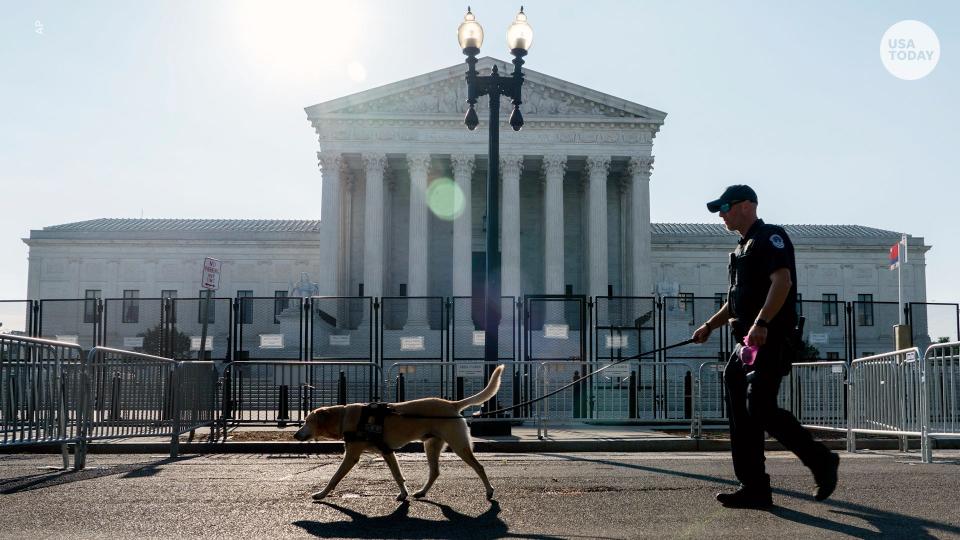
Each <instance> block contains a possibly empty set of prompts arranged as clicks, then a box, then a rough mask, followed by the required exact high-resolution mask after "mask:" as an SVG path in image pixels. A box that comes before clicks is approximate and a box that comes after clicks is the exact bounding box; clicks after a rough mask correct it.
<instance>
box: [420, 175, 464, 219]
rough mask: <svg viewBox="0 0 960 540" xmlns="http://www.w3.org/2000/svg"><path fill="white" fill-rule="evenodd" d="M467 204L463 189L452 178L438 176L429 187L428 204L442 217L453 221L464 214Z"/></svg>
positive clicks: (435, 213)
mask: <svg viewBox="0 0 960 540" xmlns="http://www.w3.org/2000/svg"><path fill="white" fill-rule="evenodd" d="M465 204H466V199H465V198H464V196H463V190H461V189H460V186H458V185H457V183H456V182H454V181H453V180H452V179H450V178H437V179H436V180H434V181H433V182H431V183H430V186H429V187H428V188H427V206H429V207H430V211H431V212H433V214H434V215H435V216H437V217H438V218H440V219H443V220H446V221H453V220H454V219H456V218H458V217H459V216H460V214H463V210H464V206H465Z"/></svg>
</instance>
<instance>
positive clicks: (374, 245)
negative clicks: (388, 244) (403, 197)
mask: <svg viewBox="0 0 960 540" xmlns="http://www.w3.org/2000/svg"><path fill="white" fill-rule="evenodd" d="M386 168H387V155H386V154H363V169H364V172H365V173H366V180H365V188H364V189H365V190H366V191H365V196H364V207H363V293H364V294H365V295H366V296H383V214H384V205H383V173H384V171H385V170H386Z"/></svg>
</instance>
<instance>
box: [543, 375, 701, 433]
mask: <svg viewBox="0 0 960 540" xmlns="http://www.w3.org/2000/svg"><path fill="white" fill-rule="evenodd" d="M602 365H603V364H602V363H601V364H598V365H596V367H594V368H593V369H591V365H589V364H585V363H581V362H569V361H566V362H564V361H554V362H541V363H540V364H539V365H538V369H537V372H536V381H537V387H536V396H545V395H547V394H550V393H551V392H554V391H556V390H557V389H559V388H561V387H563V386H564V385H567V384H569V383H571V382H573V381H575V380H577V379H579V378H581V377H582V376H583V375H584V374H587V373H590V372H591V371H593V370H594V369H597V368H599V367H601V366H602ZM694 373H695V370H693V369H691V367H690V366H689V365H688V364H687V363H685V362H647V361H639V360H630V361H626V362H622V363H620V364H616V365H614V366H612V367H610V368H608V369H606V370H604V371H602V372H600V373H598V374H596V375H593V376H591V377H588V378H587V379H585V380H583V381H580V382H578V383H577V384H574V385H572V386H571V387H570V388H567V389H565V390H563V391H561V392H558V393H556V394H554V395H552V396H550V397H547V398H545V399H543V400H541V401H539V402H538V403H537V410H536V414H537V417H538V419H539V423H538V429H537V432H538V435H539V436H541V437H544V436H546V435H547V432H548V427H547V426H548V423H549V422H551V421H553V422H555V423H561V424H565V423H603V422H629V423H649V424H688V425H689V424H690V423H691V422H692V420H693V416H694V408H695V406H694V400H695V394H694V386H695V385H694V377H695V375H694Z"/></svg>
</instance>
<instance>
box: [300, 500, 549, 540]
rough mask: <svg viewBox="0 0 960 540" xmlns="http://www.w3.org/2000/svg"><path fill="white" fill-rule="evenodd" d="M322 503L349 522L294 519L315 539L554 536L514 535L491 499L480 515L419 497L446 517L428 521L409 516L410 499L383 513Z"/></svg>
mask: <svg viewBox="0 0 960 540" xmlns="http://www.w3.org/2000/svg"><path fill="white" fill-rule="evenodd" d="M317 504H322V505H324V506H327V507H329V508H332V509H334V510H337V511H339V512H342V513H343V514H345V515H346V516H347V517H349V518H350V519H349V520H348V521H335V522H330V523H326V522H321V521H306V520H300V521H295V522H293V524H294V525H296V526H297V527H300V528H301V529H303V530H304V531H305V532H307V533H309V534H312V535H313V536H316V537H318V538H330V537H335V538H340V537H347V538H464V537H467V538H491V539H492V538H530V539H534V540H553V539H555V538H559V537H555V536H547V535H540V534H513V533H511V532H510V530H509V527H508V526H507V524H506V523H505V522H504V521H503V520H502V519H500V517H499V514H500V503H498V502H497V501H491V502H490V508H489V509H487V510H486V511H485V512H484V513H482V514H480V515H479V516H476V517H474V516H469V515H466V514H461V513H460V512H457V511H456V510H454V509H453V508H451V507H449V506H447V505H445V504H441V503H437V502H433V501H428V500H423V499H421V500H418V501H417V502H416V504H430V505H433V506H436V507H437V508H439V509H440V512H441V513H442V514H443V517H445V518H446V519H445V520H431V519H423V518H418V517H410V502H409V501H403V502H401V503H400V504H399V506H397V508H396V509H395V510H394V511H393V512H392V513H390V514H387V515H385V516H367V515H366V514H363V513H361V512H357V511H356V510H352V509H350V508H346V507H343V506H340V505H338V504H334V503H331V502H329V501H320V502H319V503H317Z"/></svg>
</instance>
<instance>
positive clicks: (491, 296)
mask: <svg viewBox="0 0 960 540" xmlns="http://www.w3.org/2000/svg"><path fill="white" fill-rule="evenodd" d="M457 39H458V40H459V42H460V48H461V49H463V54H465V55H466V56H467V77H466V79H467V115H466V116H465V117H464V119H463V123H464V124H466V126H467V129H469V130H470V131H473V130H474V129H476V128H477V125H478V124H479V123H480V121H479V120H478V118H477V111H476V109H475V108H474V105H476V103H477V98H479V97H481V96H485V95H487V96H490V120H489V125H488V130H489V142H488V148H487V156H489V158H488V161H489V164H488V165H487V223H486V225H487V227H486V251H487V253H486V272H487V276H486V286H485V290H484V360H486V361H487V362H496V361H497V360H498V359H499V354H498V345H499V340H500V332H499V330H500V317H501V312H500V307H501V306H500V303H501V299H500V239H499V236H498V235H499V232H500V200H499V198H500V189H499V185H498V181H497V180H498V179H497V177H498V176H499V168H500V118H499V117H500V96H508V97H509V98H510V99H511V100H512V101H511V103H512V104H513V111H512V112H511V113H510V126H511V127H512V128H513V130H514V131H520V128H522V127H523V115H522V114H521V113H520V103H521V99H520V88H521V87H522V86H523V72H522V71H521V66H523V57H524V56H526V55H527V51H528V50H529V49H530V45H531V44H532V43H533V29H532V28H530V25H529V24H527V16H526V14H525V13H524V12H523V7H521V8H520V12H519V13H517V17H516V19H514V21H513V24H511V25H510V27H509V28H508V29H507V47H508V48H509V49H510V54H512V55H513V57H514V58H513V66H514V67H513V73H512V74H511V75H510V76H508V77H501V76H500V74H499V72H498V70H497V66H493V71H492V73H490V75H485V76H481V75H479V74H477V69H476V65H477V55H478V54H480V45H482V44H483V28H482V27H481V26H480V23H478V22H477V19H476V17H475V16H474V15H473V13H472V12H471V11H470V8H469V7H467V14H466V15H465V16H464V17H463V22H462V23H460V26H459V28H457Z"/></svg>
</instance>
